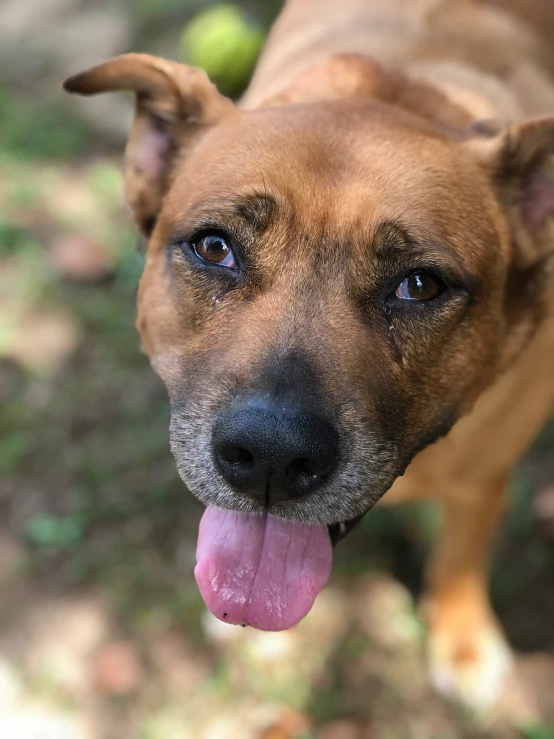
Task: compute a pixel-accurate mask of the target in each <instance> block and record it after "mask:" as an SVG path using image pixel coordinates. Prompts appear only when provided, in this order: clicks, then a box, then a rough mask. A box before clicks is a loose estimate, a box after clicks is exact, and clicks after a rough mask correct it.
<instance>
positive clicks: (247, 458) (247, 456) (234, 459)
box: [219, 444, 254, 467]
mask: <svg viewBox="0 0 554 739" xmlns="http://www.w3.org/2000/svg"><path fill="white" fill-rule="evenodd" d="M219 455H220V457H222V459H224V460H225V461H226V462H229V464H235V465H241V466H245V467H246V466H249V465H252V464H254V455H253V454H252V452H249V451H248V449H243V447H240V446H234V445H230V444H229V445H225V446H224V447H222V448H221V449H220V450H219Z"/></svg>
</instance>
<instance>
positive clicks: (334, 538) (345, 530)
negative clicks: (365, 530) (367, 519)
mask: <svg viewBox="0 0 554 739" xmlns="http://www.w3.org/2000/svg"><path fill="white" fill-rule="evenodd" d="M366 513H367V511H366V512H365V513H360V515H359V516H355V517H354V518H351V519H350V520H349V521H344V522H343V523H332V524H330V525H329V526H328V527H327V528H328V529H329V537H330V539H331V544H332V545H333V547H336V546H337V544H338V543H339V542H340V541H342V540H343V539H344V538H345V537H346V536H348V534H349V533H350V532H351V531H352V529H353V528H354V526H356V525H357V524H359V523H360V521H361V520H362V518H363V517H364V516H365V514H366Z"/></svg>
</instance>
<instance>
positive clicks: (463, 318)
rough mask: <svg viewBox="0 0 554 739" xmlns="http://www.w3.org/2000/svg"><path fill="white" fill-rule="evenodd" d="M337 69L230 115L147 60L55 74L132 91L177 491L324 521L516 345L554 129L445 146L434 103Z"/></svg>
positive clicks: (455, 131) (345, 515)
mask: <svg viewBox="0 0 554 739" xmlns="http://www.w3.org/2000/svg"><path fill="white" fill-rule="evenodd" d="M334 63H336V64H338V68H337V69H338V71H337V69H335V70H334V73H333V74H330V73H329V67H325V68H324V69H323V72H322V70H319V71H317V72H316V73H315V75H314V76H311V77H310V76H308V77H307V78H306V79H304V80H301V81H300V82H299V83H298V84H297V85H296V86H295V87H293V88H291V90H290V91H288V92H286V93H285V94H284V95H283V96H282V97H281V98H276V99H274V100H273V101H269V102H268V104H267V105H264V106H262V107H260V108H258V109H255V110H248V111H247V110H240V109H237V108H235V106H234V105H233V104H232V103H231V102H230V101H229V100H227V99H225V98H223V97H222V96H221V95H219V93H218V92H217V91H216V89H215V88H214V87H213V85H211V83H210V82H209V80H208V79H207V77H206V76H205V75H204V73H202V72H200V71H199V70H195V69H191V68H189V67H185V66H182V65H178V64H174V63H170V62H166V61H163V60H160V59H155V58H152V57H148V56H145V55H135V54H131V55H126V56H123V57H120V58H118V59H115V60H113V61H111V62H108V63H106V64H104V65H101V66H99V67H96V68H94V69H92V70H90V71H88V72H85V73H83V74H81V75H78V76H77V77H74V78H72V79H71V80H69V81H68V82H67V83H66V87H67V89H69V90H70V91H72V92H79V93H84V94H94V93H98V92H103V91H106V90H116V89H129V90H132V91H134V92H135V93H136V96H137V107H136V118H135V123H134V127H133V131H132V134H131V137H130V140H129V144H128V147H127V151H126V187H127V196H128V200H129V203H130V205H131V207H132V209H133V211H134V215H135V219H136V221H137V223H138V225H139V227H140V228H141V229H142V231H143V232H144V234H145V235H146V236H147V237H148V240H149V243H148V251H147V255H146V266H145V269H144V274H143V276H142V280H141V283H140V290H139V315H138V327H139V331H140V333H141V336H142V339H143V343H144V346H145V348H146V350H147V352H148V354H149V355H150V357H151V360H152V363H153V365H154V367H155V369H156V370H157V371H158V372H159V374H160V375H161V377H162V378H163V380H164V382H165V384H166V385H167V388H168V391H169V395H170V399H171V406H172V422H171V444H172V449H173V452H174V454H175V457H176V459H177V463H178V466H179V470H180V473H181V475H182V477H183V479H184V480H185V482H186V483H187V485H188V487H189V488H190V490H191V491H192V492H193V493H194V494H195V495H197V496H198V497H199V498H200V499H201V500H202V501H203V502H204V503H206V504H209V505H215V506H219V507H222V508H229V509H234V510H237V511H247V512H248V511H268V512H270V513H274V514H276V515H277V516H279V517H281V518H289V519H295V520H299V521H306V522H308V521H310V522H320V523H326V524H338V523H340V522H345V521H348V520H350V519H352V518H354V517H356V516H358V515H359V514H362V513H364V512H365V511H367V510H368V509H369V508H370V507H371V506H372V505H373V503H374V502H375V501H376V500H378V499H379V497H380V496H382V495H383V494H384V493H385V492H386V490H387V489H388V488H389V487H390V485H391V483H392V482H393V480H394V479H395V477H397V476H398V475H400V474H402V472H403V471H404V469H405V468H406V466H407V464H408V463H409V462H410V460H411V459H412V458H413V456H414V455H415V454H416V453H417V452H418V451H419V450H421V449H422V448H424V447H425V446H427V445H428V444H430V443H432V442H433V441H434V440H436V439H437V438H438V437H440V436H441V435H442V434H444V433H445V432H447V431H448V429H449V428H450V427H451V426H452V424H453V423H455V421H456V420H457V419H458V418H459V417H460V416H461V415H462V414H464V413H466V412H468V410H469V409H470V408H471V407H472V405H473V403H474V402H475V400H476V399H477V397H478V396H479V394H480V393H481V392H482V391H483V389H484V388H485V387H486V386H487V385H488V384H489V383H490V382H491V381H492V380H493V379H494V377H495V376H497V374H498V373H499V372H501V371H503V370H504V369H505V368H506V367H507V366H508V364H509V363H510V361H512V359H513V357H514V356H516V354H517V353H518V351H520V350H521V348H522V347H523V345H524V344H525V342H526V341H527V340H528V338H529V337H530V336H531V335H532V333H533V329H534V327H535V326H536V325H537V323H538V322H539V320H540V318H541V315H542V312H543V310H544V285H545V284H546V281H545V275H546V270H547V267H546V264H547V258H548V256H549V253H548V239H549V237H550V238H552V235H553V234H552V218H551V216H552V215H553V213H554V180H553V179H552V178H551V174H552V173H551V172H550V173H549V172H547V166H548V158H549V156H550V155H551V154H552V152H553V151H554V119H544V120H537V121H531V122H528V123H523V124H518V125H514V126H512V127H510V128H508V129H507V130H505V131H501V132H499V133H497V134H494V135H477V134H475V135H474V136H473V135H470V134H468V133H467V131H465V132H462V133H460V127H459V126H460V121H461V119H463V117H464V114H463V113H462V112H460V111H457V112H456V111H455V110H454V109H453V108H452V107H448V104H447V102H446V101H444V100H440V99H437V96H436V94H435V93H431V92H430V91H424V94H423V93H422V94H418V92H417V88H415V90H416V91H415V92H414V88H409V89H408V90H406V88H405V85H404V81H403V80H401V79H400V78H399V77H398V76H397V77H394V76H391V77H389V78H386V79H385V78H384V77H383V74H384V73H383V72H382V70H379V68H377V67H376V65H373V64H372V63H370V62H368V61H367V60H365V61H364V60H358V62H357V66H356V60H355V59H354V60H353V59H347V60H345V59H342V60H341V59H339V60H338V61H335V62H334ZM345 65H346V66H345ZM341 69H342V70H343V72H344V77H343V78H342V79H343V84H339V82H340V80H341V76H340V75H341V74H342V72H341ZM353 69H355V74H354V77H352V70H353ZM345 70H346V71H345ZM331 71H333V67H331ZM322 78H323V83H322V82H321V79H322ZM337 80H338V82H337ZM321 85H323V87H322V86H321ZM314 89H315V90H316V92H315V93H314ZM429 95H431V97H430V98H429ZM433 95H435V97H433ZM426 96H427V97H426ZM438 97H439V98H440V96H438ZM457 116H458V117H459V118H460V120H457V119H456V117H457ZM549 177H550V178H549ZM549 229H550V234H549V233H548V231H549ZM550 244H552V241H550Z"/></svg>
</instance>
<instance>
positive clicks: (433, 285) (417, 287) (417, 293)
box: [394, 271, 445, 301]
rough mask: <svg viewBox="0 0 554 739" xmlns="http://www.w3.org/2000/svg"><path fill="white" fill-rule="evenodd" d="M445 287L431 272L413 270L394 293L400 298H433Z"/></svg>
mask: <svg viewBox="0 0 554 739" xmlns="http://www.w3.org/2000/svg"><path fill="white" fill-rule="evenodd" d="M444 290H445V287H444V285H443V283H442V282H440V281H439V280H438V279H437V278H436V277H433V275H432V274H431V273H430V272H425V271H421V272H413V273H412V274H411V275H410V276H409V277H406V279H405V280H403V281H402V282H401V283H400V285H398V287H397V288H396V290H395V292H394V294H395V295H396V297H397V298H400V300H421V301H423V300H432V299H433V298H436V297H438V296H439V295H440V294H441V293H443V292H444Z"/></svg>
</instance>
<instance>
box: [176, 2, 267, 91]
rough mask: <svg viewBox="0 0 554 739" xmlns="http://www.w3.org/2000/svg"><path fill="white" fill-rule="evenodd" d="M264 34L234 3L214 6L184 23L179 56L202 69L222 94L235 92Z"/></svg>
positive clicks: (243, 83) (245, 78)
mask: <svg viewBox="0 0 554 739" xmlns="http://www.w3.org/2000/svg"><path fill="white" fill-rule="evenodd" d="M264 37H265V34H264V31H263V30H262V28H261V27H260V26H258V25H257V24H256V23H255V22H254V21H253V20H252V19H250V17H249V16H247V15H246V14H245V13H244V12H243V10H242V9H241V8H239V7H238V6H237V5H233V4H227V3H225V4H221V5H214V6H213V7H212V8H209V9H208V10H204V11H201V12H200V13H197V15H195V16H194V17H193V18H192V20H191V21H190V22H189V23H188V24H187V25H186V26H185V28H184V29H183V33H182V34H181V39H180V42H179V57H180V59H181V60H182V61H184V62H186V63H187V64H191V65H193V66H195V67H201V68H202V69H204V70H205V71H206V72H207V73H208V76H209V77H210V79H211V80H212V81H213V82H214V83H215V84H216V85H217V86H218V88H219V89H220V91H221V92H222V93H224V94H226V95H237V94H238V93H240V92H241V91H242V90H243V89H244V87H245V86H246V84H247V83H248V80H249V78H250V75H251V73H252V70H253V68H254V64H255V63H256V59H257V58H258V55H259V53H260V51H261V48H262V45H263V42H264Z"/></svg>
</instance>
